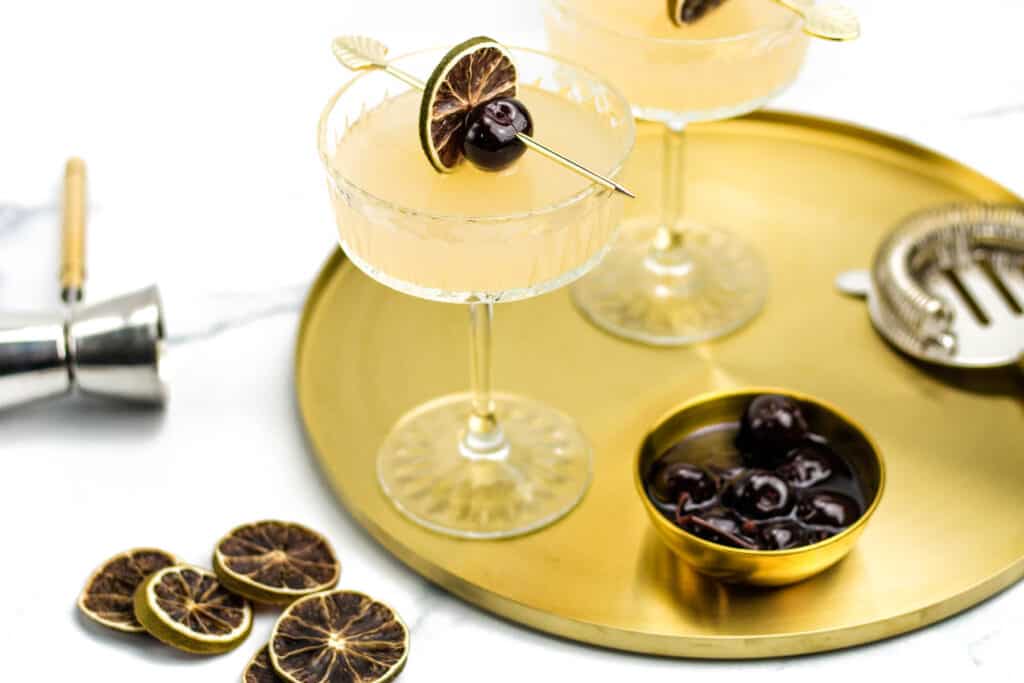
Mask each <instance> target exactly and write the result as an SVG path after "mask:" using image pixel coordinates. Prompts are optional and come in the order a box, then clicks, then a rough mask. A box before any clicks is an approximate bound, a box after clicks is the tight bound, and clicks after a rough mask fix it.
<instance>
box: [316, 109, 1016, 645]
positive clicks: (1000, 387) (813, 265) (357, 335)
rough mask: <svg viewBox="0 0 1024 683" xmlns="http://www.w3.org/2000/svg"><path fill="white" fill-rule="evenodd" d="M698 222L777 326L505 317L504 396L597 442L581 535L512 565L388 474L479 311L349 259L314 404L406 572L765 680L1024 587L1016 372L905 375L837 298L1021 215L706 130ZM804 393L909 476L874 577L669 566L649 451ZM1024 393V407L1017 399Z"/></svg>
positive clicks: (831, 143) (776, 134)
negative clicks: (401, 504)
mask: <svg viewBox="0 0 1024 683" xmlns="http://www.w3.org/2000/svg"><path fill="white" fill-rule="evenodd" d="M659 148H660V145H659V138H658V136H657V129H655V128H647V129H644V130H643V131H642V135H641V139H640V141H639V147H638V150H637V153H636V157H635V159H634V162H633V163H632V165H631V169H630V172H629V175H630V177H629V178H628V180H629V184H630V185H631V186H635V187H637V188H639V189H640V190H642V191H643V195H644V201H642V202H640V203H639V204H638V208H637V209H636V210H637V212H638V213H641V214H642V213H644V212H648V213H652V214H653V213H654V212H655V207H656V205H657V196H658V192H659V188H658V186H657V180H656V177H657V172H658V169H659V167H660V164H659V158H658V157H659ZM687 154H688V160H689V164H690V165H689V168H690V178H689V179H688V196H687V197H686V201H687V206H688V214H689V215H690V216H692V217H693V218H696V219H701V220H706V221H714V222H717V223H719V224H721V225H726V226H729V227H731V228H732V229H734V230H736V231H737V232H739V233H741V234H742V235H743V237H744V238H746V239H748V240H750V241H751V242H753V243H754V244H756V245H757V246H758V247H759V248H760V249H761V250H762V251H763V252H764V254H765V256H766V258H767V261H768V264H769V267H770V269H771V272H772V274H773V287H772V293H771V298H770V300H769V303H768V306H767V309H766V310H765V312H764V313H763V314H762V315H761V317H760V318H758V319H757V320H756V321H755V322H754V324H753V325H751V326H750V327H747V328H745V329H744V330H742V331H741V332H739V333H737V334H734V335H733V336H731V337H728V338H726V339H722V340H719V341H717V342H714V343H709V344H702V345H699V346H695V347H691V348H683V349H675V350H665V349H653V348H647V347H643V346H638V345H634V344H630V343H626V342H623V341H620V340H618V339H615V338H612V337H610V336H607V335H605V334H603V333H601V332H599V331H598V330H597V329H595V328H593V327H591V326H590V325H588V324H587V323H586V322H584V320H583V319H582V318H581V317H580V316H579V315H577V313H576V312H575V311H574V310H573V308H572V306H571V304H570V301H569V297H568V294H567V292H565V291H561V292H556V293H554V294H551V295H548V296H544V297H540V298H538V299H534V300H530V301H525V302H521V303H514V304H507V305H506V304H503V305H499V306H498V307H497V314H496V319H495V326H496V327H495V335H496V336H495V339H496V340H497V343H496V349H495V374H496V376H495V384H496V386H497V387H498V388H499V389H501V390H505V391H513V392H519V393H523V394H527V395H529V396H532V397H535V398H538V399H542V400H544V401H547V402H548V403H550V404H551V405H553V406H557V407H558V408H561V409H562V410H564V411H566V412H567V413H569V414H570V415H572V416H573V417H575V418H577V419H578V420H579V422H580V424H581V425H582V427H583V429H584V430H585V431H586V433H587V434H588V435H589V437H590V438H591V440H592V441H593V444H594V446H595V457H596V463H595V468H596V469H595V480H594V485H593V488H592V489H591V490H590V492H589V493H588V494H587V496H586V498H585V499H584V501H583V503H582V504H581V505H580V507H579V508H578V509H577V510H576V511H575V512H573V513H572V514H571V515H569V517H567V518H566V519H565V520H563V521H561V522H559V523H557V524H555V525H554V526H552V527H550V528H548V529H546V530H543V531H541V532H538V533H536V534H534V535H532V536H528V537H525V538H520V539H516V540H511V541H500V542H474V541H459V540H454V539H449V538H446V537H442V536H439V535H436V534H433V533H431V532H429V531H426V530H424V529H421V528H419V527H417V526H415V525H414V524H412V523H410V522H409V521H407V520H406V519H405V518H404V517H402V516H401V515H400V514H399V513H398V512H396V511H395V510H394V509H392V507H391V505H390V504H389V502H388V501H387V500H385V498H384V496H383V495H382V494H381V491H380V488H379V487H378V485H377V480H376V475H375V454H376V449H377V446H378V444H379V443H380V442H381V440H382V439H383V438H384V436H385V434H386V433H387V431H388V429H389V428H390V427H391V425H392V423H394V422H395V420H396V419H397V418H398V417H399V416H400V415H401V414H402V413H404V412H405V411H407V410H408V409H410V408H412V407H413V406H415V405H417V404H419V403H421V402H423V401H425V400H427V399H430V398H434V397H436V396H439V395H441V394H445V393H449V392H455V391H460V390H463V389H465V387H466V385H467V383H468V377H467V368H466V367H465V360H466V357H467V353H468V349H467V343H468V341H467V339H465V322H466V321H465V317H466V311H465V310H464V309H463V308H462V307H460V306H451V305H447V304H437V303H429V302H425V301H421V300H417V299H413V298H411V297H408V296H403V295H401V294H398V293H395V292H392V291H389V290H388V289H386V288H384V287H383V286H381V285H378V284H376V283H375V282H373V281H372V280H370V279H369V278H367V277H366V276H364V275H362V274H361V273H360V272H358V271H357V270H356V269H355V268H354V267H353V266H352V265H351V264H350V263H348V262H347V261H346V260H345V259H344V257H343V256H342V255H341V253H340V252H339V253H335V255H334V256H333V257H332V258H331V259H330V260H329V261H328V263H327V265H326V266H325V267H324V270H323V272H322V273H321V275H320V278H319V280H318V281H317V284H316V286H315V287H314V289H313V291H312V293H311V294H310V297H309V301H308V302H307V305H306V311H305V316H304V318H303V320H302V324H301V330H300V336H299V343H298V350H297V358H296V383H297V390H298V397H299V402H300V406H301V411H302V415H303V418H304V420H305V424H306V428H307V430H308V432H309V435H310V438H311V442H312V444H313V447H314V449H315V451H316V455H317V457H318V458H319V460H320V463H321V465H322V467H323V471H324V473H325V474H326V475H327V477H328V479H329V480H330V481H331V483H332V484H333V486H334V490H335V491H336V492H337V495H338V497H339V498H340V499H341V500H342V502H343V503H344V504H345V505H346V506H347V508H348V509H349V510H350V511H351V513H352V514H353V515H354V516H355V518H356V519H357V520H359V522H360V523H361V524H363V526H365V527H366V529H367V530H368V531H369V532H370V533H371V534H372V535H373V536H374V537H375V538H377V539H378V540H379V541H380V542H381V543H382V544H383V545H384V546H385V547H386V548H388V549H389V550H390V551H391V552H392V553H394V554H395V555H396V556H398V557H399V558H401V559H402V560H403V561H404V562H406V563H407V564H408V565H409V566H410V567H412V568H413V569H414V570H416V571H417V572H419V573H421V574H423V575H424V576H426V577H428V578H429V579H431V580H433V581H435V582H437V583H438V584H440V585H441V586H443V587H445V588H447V589H448V590H450V591H451V592H453V593H455V594H456V595H459V596H461V597H462V598H464V599H466V600H469V601H470V602H473V603H476V604H478V605H480V606H482V607H483V608H485V609H488V610H491V611H493V612H495V613H497V614H500V615H502V616H505V617H507V618H509V619H512V620H515V621H518V622H521V623H523V624H527V625H529V626H532V627H535V628H538V629H541V630H544V631H548V632H551V633H555V634H559V635H562V636H565V637H568V638H573V639H577V640H581V641H586V642H589V643H594V644H597V645H603V646H607V647H612V648H620V649H624V650H635V651H638V652H648V653H657V654H664V655H675V656H687V657H709V658H746V657H764V656H774V655H790V654H800V653H807V652H816V651H822V650H829V649H835V648H840V647H845V646H849V645H854V644H857V643H864V642H868V641H872V640H877V639H880V638H885V637H887V636H892V635H895V634H898V633H902V632H905V631H908V630H912V629H916V628H920V627H922V626H924V625H926V624H929V623H932V622H935V621H937V620H939V619H942V618H944V617H946V616H948V615H950V614H953V613H955V612H958V611H960V610H963V609H965V608H966V607H968V606H970V605H973V604H975V603H977V602H979V601H980V600H982V599H984V598H986V597H987V596H989V595H991V594H993V593H995V592H996V591H998V590H1000V589H1002V588H1004V587H1006V586H1008V585H1010V584H1011V583H1013V582H1014V581H1016V580H1017V579H1019V578H1020V577H1021V576H1022V575H1024V515H1021V514H1020V502H1021V494H1020V492H1021V491H1022V490H1024V458H1022V457H1021V452H1020V447H1021V444H1022V443H1024V402H1022V401H1021V399H1020V398H1019V396H1020V395H1021V389H1022V388H1021V387H1020V386H1019V384H1018V379H1017V378H1016V377H1015V376H1014V375H1013V374H1012V373H1007V374H1002V373H975V372H967V371H963V372H957V371H948V370H945V371H941V372H940V371H936V370H934V369H930V368H925V367H924V366H920V365H916V364H914V363H912V362H910V361H909V360H907V359H906V358H904V357H902V356H900V355H898V354H896V353H895V352H894V351H893V350H892V349H890V348H889V347H888V346H886V344H885V343H884V342H883V341H882V340H881V339H879V338H878V336H877V335H876V334H875V333H874V332H873V331H872V329H871V325H870V323H869V321H868V316H867V313H866V311H865V308H864V305H863V303H862V302H860V301H854V300H848V299H844V298H842V297H841V296H840V295H838V294H836V292H835V290H834V289H833V286H832V281H833V278H834V277H835V275H836V274H837V273H839V272H841V271H843V270H845V269H848V268H853V267H861V266H866V265H868V264H869V263H870V259H871V256H872V254H873V251H874V249H875V246H876V244H877V243H878V241H879V238H880V237H881V236H882V234H883V233H884V232H885V231H886V230H887V229H888V228H889V227H891V226H892V225H894V223H895V222H896V221H897V220H899V219H900V218H902V217H903V216H905V215H907V214H908V213H910V212H912V211H915V210H917V209H920V208H922V207H925V206H929V205H932V204H936V203H941V202H948V201H952V200H963V199H977V200H985V201H993V202H1011V201H1019V200H1017V198H1015V197H1014V196H1013V195H1012V194H1010V193H1009V192H1008V191H1007V190H1005V189H1003V188H1001V187H1000V186H998V185H997V184H995V183H994V182H992V181H990V180H988V179H986V178H984V177H983V176H981V175H979V174H977V173H975V172H974V171H971V170H970V169H968V168H965V167H963V166H961V165H959V164H957V163H955V162H952V161H950V160H948V159H946V158H944V157H941V156H939V155H936V154H934V153H932V152H929V151H927V150H924V149H921V148H919V147H916V146H913V145H910V144H908V143H905V142H902V141H898V140H894V139H892V138H889V137H886V136H883V135H880V134H878V133H873V132H869V131H865V130H862V129H859V128H856V127H852V126H849V125H845V124H838V123H833V122H828V121H823V120H820V119H815V118H810V117H803V116H795V115H790V114H780V113H770V112H768V113H760V114H756V115H754V116H751V117H748V118H744V119H739V120H735V121H728V122H723V123H716V124H710V125H707V126H700V127H696V126H695V127H694V128H693V129H692V134H691V135H690V140H689V146H688V150H687ZM745 385H768V386H771V385H775V386H784V387H790V388H793V389H797V390H800V391H804V392H807V393H809V394H813V395H816V396H820V397H822V398H824V399H826V400H829V401H831V402H833V403H835V404H837V405H839V406H840V407H842V408H843V409H845V410H846V411H847V412H848V413H849V414H850V415H851V416H853V417H854V418H855V419H857V420H858V421H859V422H861V423H862V424H863V425H864V426H865V427H866V428H867V429H868V430H869V431H870V432H871V434H872V435H873V437H874V438H875V439H876V440H877V442H878V443H879V445H880V446H881V448H882V450H883V452H884V454H885V456H886V458H887V462H888V465H889V486H888V491H887V494H886V498H885V500H884V501H883V502H882V506H881V507H880V508H879V510H878V513H877V515H876V516H875V518H874V519H873V521H872V523H871V524H870V525H869V526H868V528H867V531H866V532H865V534H864V536H863V538H862V539H861V541H860V543H859V544H858V546H857V547H856V548H855V549H854V551H853V553H852V554H851V555H850V556H849V557H848V558H847V559H846V560H844V561H843V562H841V563H840V564H839V565H837V566H836V567H835V568H833V569H831V570H829V571H827V572H826V573H824V574H822V575H820V576H818V577H815V578H813V579H811V580H809V581H806V582H804V583H801V584H798V585H796V586H793V587H790V588H785V589H778V590H755V589H749V588H747V589H744V588H739V587H728V586H723V585H719V584H716V583H714V582H713V581H711V580H708V579H705V578H702V577H701V576H699V575H697V574H695V573H694V572H692V571H691V570H690V569H688V568H687V567H686V566H685V565H682V564H680V563H679V561H678V560H676V559H675V557H674V556H673V555H671V554H670V552H669V551H668V550H667V549H666V548H665V547H664V546H663V545H662V544H661V542H660V541H659V540H658V538H657V537H656V536H655V534H654V531H653V530H652V529H651V527H650V524H649V522H648V521H647V519H646V518H645V513H644V510H643V508H642V507H641V504H640V502H639V501H638V500H637V499H636V493H635V492H634V490H633V483H632V478H631V477H632V473H631V469H630V467H631V464H632V462H633V456H634V453H635V452H636V449H637V448H638V446H639V445H640V442H641V440H642V439H643V437H644V434H645V432H646V431H647V429H649V428H650V427H651V426H652V425H653V423H654V421H655V420H656V419H657V418H658V417H659V416H660V415H662V414H663V413H664V412H665V411H666V410H668V409H669V408H671V407H672V406H674V405H676V404H678V403H680V402H682V401H683V400H685V399H686V398H688V397H691V396H693V395H695V394H697V393H700V392H704V391H709V390H713V389H723V388H732V387H741V386H745ZM1014 395H1016V396H1018V398H1014Z"/></svg>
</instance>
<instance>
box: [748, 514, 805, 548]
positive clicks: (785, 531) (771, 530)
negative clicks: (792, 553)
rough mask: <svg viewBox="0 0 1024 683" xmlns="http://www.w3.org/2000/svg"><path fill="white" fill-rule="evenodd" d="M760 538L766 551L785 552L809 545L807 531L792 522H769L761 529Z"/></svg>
mask: <svg viewBox="0 0 1024 683" xmlns="http://www.w3.org/2000/svg"><path fill="white" fill-rule="evenodd" d="M759 536H760V540H761V546H762V547H763V548H764V549H765V550H785V549H786V548H796V547H798V546H802V545H807V530H806V529H804V527H803V526H802V525H800V524H799V523H797V522H794V521H792V520H783V521H781V522H769V523H768V524H765V525H763V526H762V527H761V529H760V534H759Z"/></svg>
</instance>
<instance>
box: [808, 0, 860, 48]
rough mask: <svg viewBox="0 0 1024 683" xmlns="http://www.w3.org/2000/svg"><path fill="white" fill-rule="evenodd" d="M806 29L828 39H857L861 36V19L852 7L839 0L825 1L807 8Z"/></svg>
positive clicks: (813, 34) (812, 33) (814, 34)
mask: <svg viewBox="0 0 1024 683" xmlns="http://www.w3.org/2000/svg"><path fill="white" fill-rule="evenodd" d="M804 19H805V23H804V31H806V32H807V33H809V34H811V35H812V36H817V37H819V38H825V39H827V40H855V39H857V38H859V37H860V21H858V19H857V15H856V14H855V13H854V12H853V10H852V9H850V8H849V7H846V6H845V5H841V4H839V3H838V2H823V3H818V4H816V5H813V6H811V7H809V8H808V9H807V12H806V14H805V15H804Z"/></svg>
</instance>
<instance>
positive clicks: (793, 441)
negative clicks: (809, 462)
mask: <svg viewBox="0 0 1024 683" xmlns="http://www.w3.org/2000/svg"><path fill="white" fill-rule="evenodd" d="M807 432H808V427H807V420H806V419H805V418H804V414H803V410H801V408H800V405H799V404H798V403H797V402H796V401H794V400H793V399H791V398H788V397H786V396H777V395H774V394H764V395H762V396H758V397H757V398H755V399H754V400H753V401H751V402H750V404H749V405H748V406H747V409H746V411H745V412H744V413H743V418H742V419H741V420H740V432H739V435H738V436H737V437H736V445H737V446H738V447H739V448H740V449H741V450H742V451H743V452H744V459H745V460H746V461H747V464H749V465H750V466H752V467H763V468H766V469H769V468H772V467H776V466H778V465H779V464H780V463H781V462H782V460H783V459H784V457H785V455H786V454H787V453H788V452H789V451H791V450H792V449H794V448H796V447H797V446H799V445H800V444H801V443H802V442H803V440H804V439H805V438H806V437H807Z"/></svg>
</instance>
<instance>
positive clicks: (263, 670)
mask: <svg viewBox="0 0 1024 683" xmlns="http://www.w3.org/2000/svg"><path fill="white" fill-rule="evenodd" d="M242 683H281V677H280V676H278V675H277V672H276V671H274V666H273V665H272V664H271V663H270V648H269V647H268V646H267V645H264V646H263V647H261V648H260V649H259V650H257V651H256V654H254V655H253V656H252V659H250V660H249V663H248V664H246V666H245V671H243V672H242Z"/></svg>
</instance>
